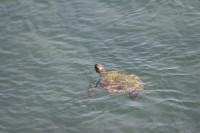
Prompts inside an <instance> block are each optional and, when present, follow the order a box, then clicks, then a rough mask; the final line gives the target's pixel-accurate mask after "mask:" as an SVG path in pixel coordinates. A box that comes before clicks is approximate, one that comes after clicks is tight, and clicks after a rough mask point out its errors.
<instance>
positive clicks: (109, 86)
mask: <svg viewBox="0 0 200 133" xmlns="http://www.w3.org/2000/svg"><path fill="white" fill-rule="evenodd" d="M100 85H101V87H103V88H104V89H106V90H107V91H109V92H118V93H123V92H131V91H133V90H143V87H144V86H143V83H142V81H141V80H140V78H139V77H138V76H136V75H133V74H131V75H129V74H126V73H123V72H118V71H110V72H102V73H101V78H100Z"/></svg>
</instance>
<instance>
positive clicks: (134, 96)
mask: <svg viewBox="0 0 200 133" xmlns="http://www.w3.org/2000/svg"><path fill="white" fill-rule="evenodd" d="M138 94H139V93H138V90H133V91H131V92H130V97H131V98H132V99H133V100H137V97H138Z"/></svg>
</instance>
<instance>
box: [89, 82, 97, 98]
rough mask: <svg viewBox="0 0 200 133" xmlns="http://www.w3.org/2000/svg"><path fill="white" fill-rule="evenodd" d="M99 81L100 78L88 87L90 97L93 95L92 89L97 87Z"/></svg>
mask: <svg viewBox="0 0 200 133" xmlns="http://www.w3.org/2000/svg"><path fill="white" fill-rule="evenodd" d="M98 83H99V80H96V81H94V82H91V83H90V85H89V88H88V98H91V97H92V91H93V90H94V88H96V87H97V85H98Z"/></svg>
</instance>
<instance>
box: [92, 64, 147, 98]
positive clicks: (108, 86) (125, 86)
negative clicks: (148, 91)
mask: <svg viewBox="0 0 200 133" xmlns="http://www.w3.org/2000/svg"><path fill="white" fill-rule="evenodd" d="M95 70H96V72H97V73H99V74H100V79H99V80H96V81H94V82H91V83H90V85H89V88H88V98H91V97H92V91H93V90H94V88H96V87H97V85H98V83H100V85H101V87H103V88H104V89H105V90H107V91H108V92H117V93H123V92H129V93H130V97H131V98H132V99H134V100H136V99H137V96H138V90H143V87H144V86H143V83H142V81H141V80H140V78H139V77H138V76H136V75H133V74H131V75H129V74H126V73H123V72H119V71H110V72H105V70H104V68H103V66H102V65H101V64H95Z"/></svg>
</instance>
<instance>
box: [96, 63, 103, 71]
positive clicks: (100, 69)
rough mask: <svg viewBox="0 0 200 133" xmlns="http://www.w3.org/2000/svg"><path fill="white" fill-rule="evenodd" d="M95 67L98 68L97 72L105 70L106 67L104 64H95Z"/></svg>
mask: <svg viewBox="0 0 200 133" xmlns="http://www.w3.org/2000/svg"><path fill="white" fill-rule="evenodd" d="M94 67H95V70H96V72H97V73H102V72H104V68H103V66H102V65H101V64H95V66H94Z"/></svg>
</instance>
